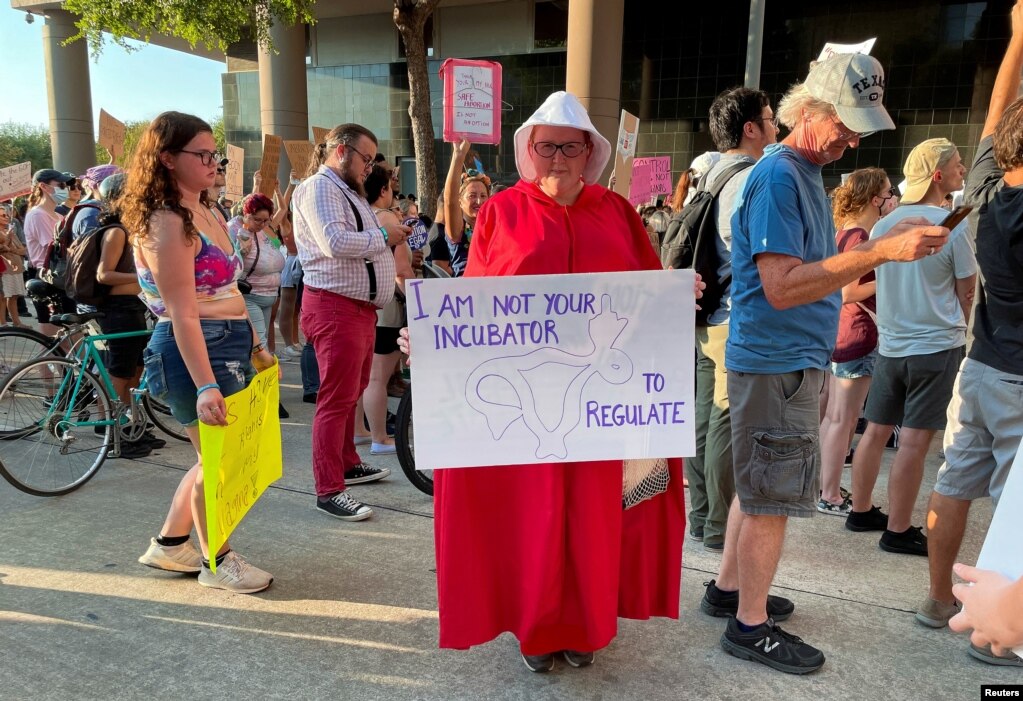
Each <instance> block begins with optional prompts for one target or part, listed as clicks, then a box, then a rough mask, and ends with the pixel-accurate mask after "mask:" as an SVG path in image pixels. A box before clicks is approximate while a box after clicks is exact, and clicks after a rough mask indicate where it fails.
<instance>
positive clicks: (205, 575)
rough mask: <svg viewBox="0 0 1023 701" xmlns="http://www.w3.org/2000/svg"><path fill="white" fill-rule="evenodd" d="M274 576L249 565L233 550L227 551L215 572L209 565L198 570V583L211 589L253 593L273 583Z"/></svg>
mask: <svg viewBox="0 0 1023 701" xmlns="http://www.w3.org/2000/svg"><path fill="white" fill-rule="evenodd" d="M273 581H274V576H273V575H272V574H270V573H269V572H264V571H263V570H261V569H259V568H258V567H256V566H255V565H250V564H249V563H248V562H246V561H245V559H244V558H243V557H242V556H241V555H239V554H238V553H236V552H235V551H234V550H232V551H230V552H229V553H227V555H226V556H225V557H224V561H223V562H221V563H220V564H219V565H217V573H216V574H213V571H212V570H211V569H210V568H209V567H203V568H202V571H201V572H199V584H201V585H203V586H204V587H211V588H213V589H226V590H227V591H231V592H234V593H235V594H255V593H256V592H257V591H263V590H264V589H266V588H267V587H269V586H270V585H271V584H273Z"/></svg>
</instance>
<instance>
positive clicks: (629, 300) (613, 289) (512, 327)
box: [406, 270, 696, 469]
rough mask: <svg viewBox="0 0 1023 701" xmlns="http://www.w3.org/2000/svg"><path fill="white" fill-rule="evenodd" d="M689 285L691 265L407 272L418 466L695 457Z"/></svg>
mask: <svg viewBox="0 0 1023 701" xmlns="http://www.w3.org/2000/svg"><path fill="white" fill-rule="evenodd" d="M694 284H695V277H694V273H693V272H692V271H691V270H673V271H663V270H659V271H646V272H629V273H602V274H592V275H528V276H522V277H492V278H491V277H488V278H472V279H469V278H461V279H457V280H451V279H446V280H445V279H428V280H408V281H407V282H406V286H407V287H406V291H407V304H408V315H409V330H410V334H411V341H412V348H413V351H412V353H413V356H414V358H415V362H414V367H415V370H414V372H415V377H416V392H415V394H414V395H413V398H412V401H413V406H412V414H413V418H414V421H415V426H416V466H417V467H419V468H420V469H437V468H444V467H472V466H480V465H522V464H535V463H549V462H571V461H582V460H614V459H626V458H666V457H676V456H687V455H693V454H694V453H695V432H694V425H693V422H694V411H693V387H694V352H693V349H694V329H695V326H694V323H695V322H694V316H695V309H696V302H695V298H694V291H693V286H694ZM666 309H670V310H671V313H670V314H665V310H666Z"/></svg>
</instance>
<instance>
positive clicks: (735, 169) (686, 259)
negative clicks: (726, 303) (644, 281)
mask: <svg viewBox="0 0 1023 701" xmlns="http://www.w3.org/2000/svg"><path fill="white" fill-rule="evenodd" d="M752 165H753V164H752V163H750V162H749V161H741V162H739V163H736V164H734V165H732V166H729V167H728V168H727V169H726V170H725V171H724V172H723V173H722V174H721V175H720V176H719V177H718V178H717V180H716V181H715V183H714V187H712V188H711V189H709V190H707V189H705V188H704V185H705V183H706V182H707V179H708V178H707V176H704V177H703V178H702V179H701V182H700V184H699V186H698V187H697V189H696V192H695V193H694V194H693V198H692V199H691V200H690V201H689V204H687V205H686V206H685V207H684V208H683V209H682V211H680V212H676V213H675V214H673V215H672V217H671V221H670V222H669V223H668V230H667V231H666V232H665V234H664V243H662V244H661V263H662V264H663V265H664V267H665V268H674V269H675V270H682V269H685V268H692V269H693V270H695V271H696V272H697V273H699V274H700V277H702V278H703V281H704V283H706V285H707V289H705V290H704V291H703V297H702V298H701V299H700V301H699V304H700V309H697V310H696V324H697V326H706V325H707V319H709V318H710V316H711V314H713V313H714V312H716V311H717V310H718V309H719V308H720V307H721V298H722V297H723V296H724V294H725V291H726V290H727V289H728V286H729V285H730V284H731V282H732V276H731V275H728V276H727V277H725V279H724V280H718V269H719V268H720V267H721V260H720V258H719V257H718V248H717V240H718V224H717V219H716V218H715V217H714V202H715V201H716V200H717V198H718V196H719V195H720V194H721V190H723V189H724V187H725V185H726V184H727V183H728V181H729V180H731V179H732V177H733V176H735V175H736V174H737V173H739V172H741V171H744V170H746V169H747V168H749V167H751V166H752ZM708 175H709V173H708Z"/></svg>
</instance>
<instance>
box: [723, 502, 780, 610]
mask: <svg viewBox="0 0 1023 701" xmlns="http://www.w3.org/2000/svg"><path fill="white" fill-rule="evenodd" d="M787 523H788V518H787V517H786V516H759V515H757V516H754V515H751V514H744V513H742V511H741V510H740V508H739V499H738V497H736V498H735V499H734V500H733V501H732V508H731V510H730V511H729V513H728V527H727V528H726V529H725V551H724V554H723V555H722V558H721V570H720V572H719V574H718V581H717V586H718V588H719V589H723V590H725V591H735V590H739V591H740V592H742V594H741V595H740V596H739V612H738V619H739V620H740V621H741V622H742V623H744V624H745V625H748V626H755V625H760V624H761V623H763V622H764V621H766V620H767V594H768V592H769V591H770V589H771V583H772V582H773V581H774V574H775V572H776V571H777V569H778V561H779V560H780V559H781V551H782V545H783V544H784V542H785V525H786V524H787ZM740 551H741V552H742V561H741V562H740V559H739V552H740Z"/></svg>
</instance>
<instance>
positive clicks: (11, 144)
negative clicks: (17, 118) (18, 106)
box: [0, 122, 53, 171]
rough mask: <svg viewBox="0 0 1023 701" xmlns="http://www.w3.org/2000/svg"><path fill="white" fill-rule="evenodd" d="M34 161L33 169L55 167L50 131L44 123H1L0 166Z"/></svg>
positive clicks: (4, 166)
mask: <svg viewBox="0 0 1023 701" xmlns="http://www.w3.org/2000/svg"><path fill="white" fill-rule="evenodd" d="M25 161H32V170H34V171H35V170H39V169H40V168H52V167H53V151H52V150H51V147H50V132H49V130H47V128H46V127H44V126H42V125H32V124H19V123H17V122H7V123H5V124H0V168H6V167H7V166H12V165H14V164H16V163H24V162H25Z"/></svg>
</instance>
